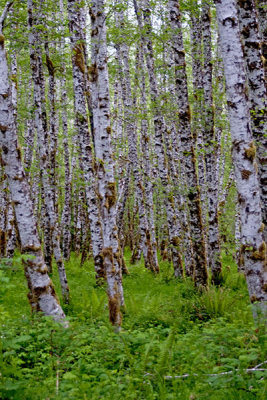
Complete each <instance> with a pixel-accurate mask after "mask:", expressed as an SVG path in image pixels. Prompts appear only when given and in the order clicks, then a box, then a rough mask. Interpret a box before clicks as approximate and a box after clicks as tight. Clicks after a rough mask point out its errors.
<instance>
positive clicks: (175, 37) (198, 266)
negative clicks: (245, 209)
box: [168, 0, 208, 285]
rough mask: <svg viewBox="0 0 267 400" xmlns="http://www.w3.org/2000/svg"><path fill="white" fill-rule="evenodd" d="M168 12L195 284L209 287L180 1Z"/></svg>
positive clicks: (174, 0) (172, 0) (173, 1)
mask: <svg viewBox="0 0 267 400" xmlns="http://www.w3.org/2000/svg"><path fill="white" fill-rule="evenodd" d="M168 10H169V18H170V26H171V29H172V38H171V45H172V48H173V53H174V62H175V67H176V69H175V72H176V76H175V77H176V91H177V102H178V113H179V122H180V125H179V136H180V141H181V151H182V152H183V163H184V169H185V176H186V182H187V189H186V196H187V201H188V208H189V226H190V232H191V236H192V244H193V257H194V259H193V263H194V268H195V282H196V284H197V285H206V284H207V279H208V272H207V259H206V251H205V242H204V230H203V224H202V213H201V204H200V189H199V185H198V178H197V170H196V157H195V148H194V141H193V136H192V131H191V112H190V106H189V100H188V88H187V74H186V69H185V66H186V62H185V52H184V45H183V36H182V24H181V15H180V9H179V1H177V0H169V1H168Z"/></svg>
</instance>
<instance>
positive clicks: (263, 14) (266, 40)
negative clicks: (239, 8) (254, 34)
mask: <svg viewBox="0 0 267 400" xmlns="http://www.w3.org/2000/svg"><path fill="white" fill-rule="evenodd" d="M256 5H257V10H258V17H259V27H260V33H261V51H262V55H263V57H264V60H265V61H264V71H265V82H266V83H267V62H266V60H267V0H256Z"/></svg>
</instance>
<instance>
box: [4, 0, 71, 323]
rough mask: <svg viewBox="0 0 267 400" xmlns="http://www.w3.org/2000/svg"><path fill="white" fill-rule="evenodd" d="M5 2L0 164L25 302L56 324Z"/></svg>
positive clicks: (58, 314)
mask: <svg viewBox="0 0 267 400" xmlns="http://www.w3.org/2000/svg"><path fill="white" fill-rule="evenodd" d="M12 3H13V2H8V3H7V4H6V7H5V9H4V11H3V14H2V16H1V18H0V71H1V81H0V145H1V160H2V164H3V165H4V168H5V173H6V175H7V180H8V185H9V189H10V193H11V198H12V201H13V204H14V208H15V213H16V219H17V225H18V231H19V235H20V240H21V250H22V253H23V254H24V255H25V256H24V258H23V262H24V268H25V276H26V279H27V282H28V287H29V294H28V298H29V301H30V304H31V307H32V310H33V311H42V312H43V313H44V314H45V315H49V316H52V317H53V318H54V319H55V320H57V321H62V320H64V318H65V315H64V312H63V310H62V308H61V307H60V304H59V301H58V298H57V296H56V294H55V289H54V286H53V283H52V281H51V279H50V278H49V276H48V271H47V267H46V265H45V262H44V258H43V254H42V249H41V244H40V241H39V238H38V234H37V227H36V222H35V219H34V216H33V207H32V201H31V198H30V188H29V185H28V183H27V179H26V175H25V172H24V169H23V166H22V158H21V150H20V147H19V144H18V138H17V133H16V129H15V121H14V111H13V107H12V98H11V87H10V83H9V78H8V65H7V58H6V51H5V48H4V44H5V37H4V35H3V33H2V27H3V23H4V20H5V18H6V15H7V12H8V9H9V8H10V6H11V5H12Z"/></svg>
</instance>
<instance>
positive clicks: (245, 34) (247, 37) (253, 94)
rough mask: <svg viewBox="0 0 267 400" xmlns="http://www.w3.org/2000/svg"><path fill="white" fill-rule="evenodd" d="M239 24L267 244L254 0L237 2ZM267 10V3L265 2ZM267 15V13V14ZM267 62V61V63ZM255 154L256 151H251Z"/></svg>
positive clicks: (266, 126) (265, 132) (265, 128)
mask: <svg viewBox="0 0 267 400" xmlns="http://www.w3.org/2000/svg"><path fill="white" fill-rule="evenodd" d="M237 4H238V11H239V25H240V30H241V38H242V40H243V44H244V47H243V50H244V57H245V61H246V66H247V77H248V89H249V91H248V92H249V100H250V110H251V122H252V132H253V137H254V140H255V142H256V144H257V163H258V167H259V172H258V175H259V182H260V189H261V209H262V222H263V223H264V225H265V228H264V240H265V242H266V241H267V82H265V78H264V68H263V62H262V60H263V58H262V52H261V46H260V37H259V30H258V21H257V15H256V9H255V3H254V0H246V1H245V2H244V1H240V0H239V1H238V2H237ZM266 7H267V3H266ZM266 16H267V12H266ZM265 62H266V61H265ZM251 151H252V152H253V151H254V149H253V148H252V149H251Z"/></svg>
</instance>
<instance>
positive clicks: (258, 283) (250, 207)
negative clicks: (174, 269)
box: [215, 0, 267, 316]
mask: <svg viewBox="0 0 267 400" xmlns="http://www.w3.org/2000/svg"><path fill="white" fill-rule="evenodd" d="M215 3H216V10H217V21H218V27H219V36H220V37H219V40H220V46H221V54H222V58H223V64H224V73H225V80H226V94H227V102H228V110H229V118H230V127H231V135H232V144H233V150H232V154H233V163H234V168H235V179H236V186H237V191H238V201H239V204H240V218H241V243H242V247H241V256H242V261H243V263H244V266H245V273H246V280H247V284H248V290H249V295H250V300H251V302H252V303H254V302H255V301H256V302H259V303H257V304H258V306H259V308H260V309H261V310H262V312H263V313H266V312H267V306H266V304H267V303H266V301H267V292H266V287H267V280H266V271H265V264H266V244H265V242H264V239H263V233H262V218H261V206H260V186H259V181H258V176H257V171H256V169H257V165H256V163H255V161H254V157H252V156H251V148H252V147H253V138H252V131H251V121H250V113H249V106H248V100H247V96H246V73H245V68H244V59H243V54H242V48H241V42H240V34H239V26H238V16H237V10H236V4H235V1H234V0H216V2H215ZM256 308H257V307H255V308H254V310H256ZM254 316H255V314H254Z"/></svg>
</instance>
